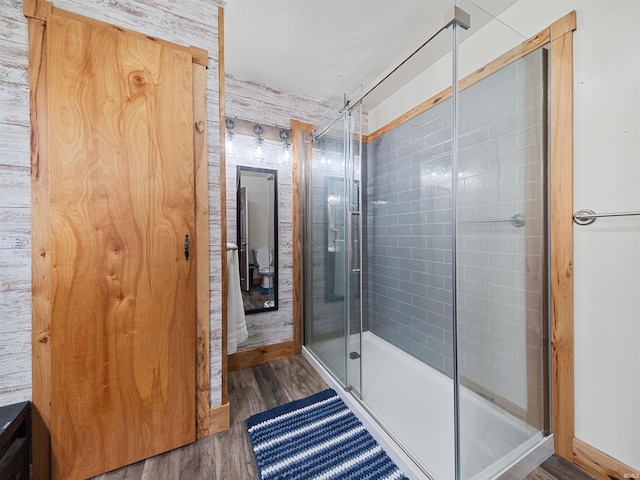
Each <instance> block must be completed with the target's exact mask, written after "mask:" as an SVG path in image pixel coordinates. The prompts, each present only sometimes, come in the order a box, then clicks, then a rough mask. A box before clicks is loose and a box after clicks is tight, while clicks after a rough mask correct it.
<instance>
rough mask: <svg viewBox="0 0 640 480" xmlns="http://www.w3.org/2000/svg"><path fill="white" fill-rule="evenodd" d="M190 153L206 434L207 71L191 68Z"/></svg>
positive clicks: (201, 425) (205, 430)
mask: <svg viewBox="0 0 640 480" xmlns="http://www.w3.org/2000/svg"><path fill="white" fill-rule="evenodd" d="M192 69H193V71H192V76H193V128H194V132H193V152H194V157H195V194H196V199H195V202H196V204H195V229H196V243H195V254H196V255H195V258H196V430H197V433H196V435H197V438H202V437H204V436H206V435H208V434H209V408H210V404H211V385H210V382H211V372H210V357H209V341H210V340H209V318H210V313H209V265H210V259H209V175H208V172H209V170H208V164H207V127H206V125H207V110H206V101H207V90H206V82H207V70H206V68H205V67H203V66H202V65H200V64H195V63H194V64H193V66H192Z"/></svg>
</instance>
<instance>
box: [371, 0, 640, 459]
mask: <svg viewBox="0 0 640 480" xmlns="http://www.w3.org/2000/svg"><path fill="white" fill-rule="evenodd" d="M571 10H576V12H577V19H578V20H577V21H578V29H577V31H576V32H575V36H574V55H575V57H574V101H575V113H574V123H575V133H574V146H575V151H574V155H575V156H574V159H575V163H574V189H575V190H574V206H575V208H574V210H578V209H581V208H590V209H593V210H595V211H596V212H613V211H630V210H640V188H639V187H638V181H639V180H640V161H638V152H640V113H639V112H640V93H639V91H640V90H639V87H640V85H639V84H638V78H640V56H639V51H640V29H639V28H638V25H640V2H638V1H637V0H608V1H602V0H564V1H557V0H520V1H519V2H518V3H517V4H516V5H515V6H513V7H512V8H510V9H509V10H507V11H505V12H504V13H503V14H502V15H501V16H500V19H501V20H502V21H503V22H505V23H506V24H508V25H509V26H510V27H513V28H514V29H515V30H516V31H518V32H520V34H521V35H514V34H513V33H509V32H508V29H506V28H505V27H504V25H501V24H498V23H495V22H494V23H492V24H490V25H489V26H487V27H485V29H484V30H482V31H481V32H479V33H478V35H477V36H475V37H474V39H473V41H472V42H468V43H467V44H464V45H463V46H462V47H461V65H460V70H461V74H462V75H464V74H466V73H468V72H470V71H472V70H473V69H474V68H477V67H479V66H481V65H483V64H484V63H486V62H487V61H490V60H491V59H493V58H495V57H497V56H498V55H500V54H501V53H504V51H506V50H508V49H509V48H511V47H513V46H515V45H516V44H517V43H519V42H521V41H522V38H524V37H529V36H531V35H534V34H535V33H537V32H538V31H540V30H542V29H543V28H545V27H547V26H548V25H550V24H551V23H553V22H554V21H555V20H557V19H558V18H560V17H562V16H563V15H565V14H566V13H568V12H570V11H571ZM472 23H473V19H472ZM476 64H477V65H476ZM449 68H450V59H444V60H443V61H441V62H440V66H439V69H437V71H436V72H435V74H434V77H433V78H434V79H435V82H433V81H430V80H428V78H427V77H428V75H427V76H424V77H423V79H422V80H421V81H418V82H416V83H414V84H413V85H412V87H413V90H412V91H411V92H410V93H409V92H408V91H404V92H402V93H400V94H398V97H397V98H402V99H403V100H402V103H401V102H400V101H397V102H394V101H390V102H387V103H386V104H382V105H380V107H378V108H377V109H376V110H374V111H372V112H371V113H370V115H369V124H370V131H374V130H375V129H376V128H379V127H380V126H383V125H384V124H386V123H387V122H389V121H391V120H392V119H394V118H396V117H397V116H398V114H399V113H398V112H397V110H394V107H396V106H398V105H401V106H402V109H403V111H404V110H406V109H407V108H410V107H412V106H415V105H417V104H418V103H420V102H421V101H424V100H426V99H427V98H429V97H430V96H432V95H434V94H436V93H438V91H440V90H442V88H444V87H445V86H446V85H443V82H442V79H443V78H445V77H447V75H449V78H450V74H449V73H448V69H449ZM438 79H440V80H439V81H438ZM409 88H411V87H409ZM407 98H410V99H411V101H407V100H406V99H407ZM394 103H395V104H396V105H394ZM400 113H402V112H400ZM574 234H575V240H574V249H575V258H574V267H575V270H574V278H575V435H576V437H577V438H579V439H581V440H583V441H584V442H586V443H588V444H589V445H591V446H593V447H595V448H597V449H599V450H601V451H603V452H604V453H606V454H608V455H610V456H612V457H614V458H616V459H617V460H619V461H621V462H623V463H626V464H627V465H629V466H631V467H632V468H636V469H638V468H640V448H638V444H637V441H636V440H635V439H636V438H637V436H638V432H640V402H639V401H638V398H640V361H639V360H638V354H637V352H638V351H639V350H640V319H639V314H638V312H640V295H639V294H638V293H639V291H638V285H639V284H640V282H639V280H640V250H639V248H638V246H639V245H640V218H638V217H627V218H624V219H600V220H598V221H597V222H596V223H595V224H594V225H591V226H587V227H580V226H574Z"/></svg>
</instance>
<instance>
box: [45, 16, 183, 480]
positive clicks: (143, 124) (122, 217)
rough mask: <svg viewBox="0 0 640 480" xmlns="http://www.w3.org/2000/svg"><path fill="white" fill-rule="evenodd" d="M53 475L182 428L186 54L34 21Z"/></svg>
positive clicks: (95, 469) (140, 450) (64, 22)
mask: <svg viewBox="0 0 640 480" xmlns="http://www.w3.org/2000/svg"><path fill="white" fill-rule="evenodd" d="M46 37H47V51H46V56H47V64H46V68H47V92H48V106H47V113H48V128H49V139H48V150H49V166H50V168H49V182H50V184H49V185H50V188H49V191H50V231H51V272H50V275H51V291H52V298H51V339H52V340H51V343H52V347H51V348H52V350H51V408H52V418H51V438H52V451H53V465H52V466H53V477H54V478H65V479H67V478H68V479H72V478H86V477H87V476H90V475H94V474H96V473H101V472H104V471H107V470H111V469H113V468H115V467H119V466H122V465H126V464H129V463H132V462H134V461H137V460H140V459H144V458H147V457H149V456H152V455H155V454H157V453H160V452H163V451H166V450H169V449H172V448H175V447H177V446H180V445H184V444H186V443H189V442H192V441H193V440H194V439H195V381H194V380H195V263H194V261H193V259H191V261H187V259H186V258H185V253H184V241H185V240H184V238H185V236H186V235H189V237H190V238H191V239H194V238H195V228H194V150H193V147H194V140H193V113H192V109H193V96H192V63H191V55H190V54H189V52H188V51H187V52H185V51H184V50H183V49H180V50H176V49H173V48H169V47H167V46H164V45H160V44H158V43H156V42H153V41H150V40H146V39H141V38H140V37H139V36H131V35H129V34H125V33H121V32H119V31H116V30H114V29H112V28H104V27H102V26H100V25H97V24H95V23H93V22H89V23H86V22H82V21H78V20H77V17H74V18H73V19H70V18H68V17H67V16H65V17H60V16H57V15H55V14H54V15H51V16H50V17H49V19H48V21H47V29H46Z"/></svg>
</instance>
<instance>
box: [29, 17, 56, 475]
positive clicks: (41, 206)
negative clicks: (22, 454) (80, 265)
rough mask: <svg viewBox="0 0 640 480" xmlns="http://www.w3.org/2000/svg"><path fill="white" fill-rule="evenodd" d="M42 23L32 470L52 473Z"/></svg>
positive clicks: (36, 69) (36, 26) (36, 81)
mask: <svg viewBox="0 0 640 480" xmlns="http://www.w3.org/2000/svg"><path fill="white" fill-rule="evenodd" d="M45 29H46V23H45V22H43V21H41V20H36V19H29V104H30V113H31V201H32V212H31V222H32V229H31V232H32V233H31V235H32V238H31V244H32V247H31V278H32V280H31V282H32V284H31V291H32V297H31V309H32V320H31V322H32V325H31V333H32V341H31V345H32V353H31V363H32V385H33V387H32V402H33V415H32V418H33V423H32V429H33V432H32V464H33V467H32V475H33V478H34V479H36V480H37V479H48V478H50V477H51V454H50V452H51V437H50V429H51V343H50V340H51V314H50V311H51V276H50V274H49V272H50V271H51V261H50V252H51V238H50V232H49V155H48V149H47V145H48V126H47V118H48V115H47V105H48V102H47V70H46V68H45V65H46V63H47V58H46V56H45V52H46V37H45Z"/></svg>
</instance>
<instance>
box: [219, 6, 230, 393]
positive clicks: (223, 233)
mask: <svg viewBox="0 0 640 480" xmlns="http://www.w3.org/2000/svg"><path fill="white" fill-rule="evenodd" d="M218 32H219V35H218V95H219V98H220V108H219V115H220V116H219V120H218V121H219V122H220V141H219V148H220V177H219V178H220V239H221V245H220V268H221V271H222V275H221V282H222V285H221V290H222V296H221V298H220V301H221V303H222V324H221V337H222V372H221V373H222V378H221V379H220V380H221V381H220V383H221V398H222V401H221V403H222V404H223V405H224V404H225V403H228V402H229V394H228V392H227V369H228V367H227V312H228V306H227V297H228V293H227V282H228V280H227V278H228V277H227V275H228V273H227V248H226V244H225V243H224V240H225V239H226V238H227V236H228V235H227V184H226V182H225V181H224V179H226V178H227V170H226V168H227V161H226V158H227V156H226V151H225V145H226V142H225V135H226V129H225V127H224V124H225V112H226V110H225V98H226V95H225V77H224V9H223V8H222V7H218Z"/></svg>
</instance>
